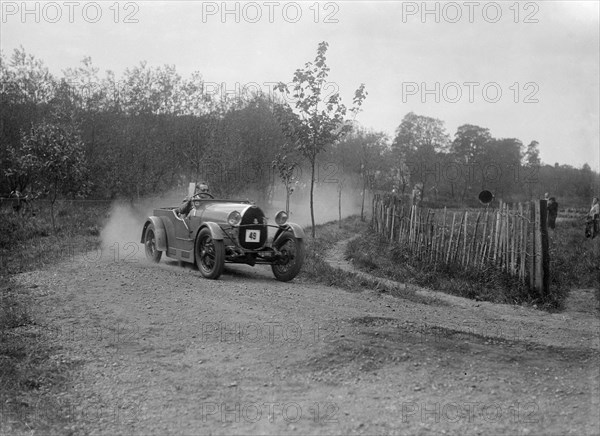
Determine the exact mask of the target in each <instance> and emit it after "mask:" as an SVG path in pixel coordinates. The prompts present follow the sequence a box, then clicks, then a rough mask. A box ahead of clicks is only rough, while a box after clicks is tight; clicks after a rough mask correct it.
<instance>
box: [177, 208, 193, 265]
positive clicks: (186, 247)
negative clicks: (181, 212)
mask: <svg viewBox="0 0 600 436" xmlns="http://www.w3.org/2000/svg"><path fill="white" fill-rule="evenodd" d="M176 215H177V214H176ZM173 227H174V228H175V241H174V242H175V243H174V244H173V247H174V248H175V249H176V254H175V256H176V257H177V259H179V260H183V261H185V262H193V261H194V256H193V250H194V239H193V236H194V235H193V233H192V232H191V227H190V219H189V217H185V218H183V217H180V216H176V219H175V220H173Z"/></svg>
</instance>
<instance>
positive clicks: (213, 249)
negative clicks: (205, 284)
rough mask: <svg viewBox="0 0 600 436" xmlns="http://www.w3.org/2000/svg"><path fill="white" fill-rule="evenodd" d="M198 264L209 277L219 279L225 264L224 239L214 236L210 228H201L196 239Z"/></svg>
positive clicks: (205, 275) (203, 273) (201, 270)
mask: <svg viewBox="0 0 600 436" xmlns="http://www.w3.org/2000/svg"><path fill="white" fill-rule="evenodd" d="M196 265H197V266H198V269H199V270H200V273H201V274H202V275H203V276H204V277H206V278H207V279H218V278H219V276H220V275H221V274H222V273H223V267H224V266H225V246H224V244H223V241H217V240H215V239H213V238H212V234H211V233H210V230H209V229H202V230H200V234H199V235H198V239H196Z"/></svg>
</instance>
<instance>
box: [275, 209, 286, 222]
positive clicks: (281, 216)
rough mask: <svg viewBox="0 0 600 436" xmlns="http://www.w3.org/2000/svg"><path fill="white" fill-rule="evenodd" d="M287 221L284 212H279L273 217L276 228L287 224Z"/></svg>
mask: <svg viewBox="0 0 600 436" xmlns="http://www.w3.org/2000/svg"><path fill="white" fill-rule="evenodd" d="M287 220H288V214H287V212H286V211H285V210H281V211H279V212H277V215H275V222H276V223H277V225H278V226H282V225H284V224H285V223H287Z"/></svg>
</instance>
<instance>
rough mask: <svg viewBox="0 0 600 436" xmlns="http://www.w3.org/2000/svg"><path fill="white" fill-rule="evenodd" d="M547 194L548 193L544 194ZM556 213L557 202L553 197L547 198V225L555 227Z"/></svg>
mask: <svg viewBox="0 0 600 436" xmlns="http://www.w3.org/2000/svg"><path fill="white" fill-rule="evenodd" d="M546 195H548V194H546ZM557 215H558V203H557V202H556V199H555V198H554V197H550V198H549V199H548V227H550V228H551V229H554V228H555V227H556V216H557Z"/></svg>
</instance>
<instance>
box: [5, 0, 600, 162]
mask: <svg viewBox="0 0 600 436" xmlns="http://www.w3.org/2000/svg"><path fill="white" fill-rule="evenodd" d="M26 5H27V6H26V9H27V11H25V10H24V8H23V7H22V2H20V1H18V2H16V1H15V2H12V1H2V4H1V11H2V17H1V26H2V28H1V31H0V38H1V39H0V42H1V48H2V51H3V53H4V55H5V56H10V54H11V53H12V51H13V49H14V48H16V47H19V46H23V47H24V48H25V50H26V51H27V52H28V53H31V54H34V55H35V56H37V57H39V58H41V59H43V60H44V61H45V63H46V65H48V67H49V68H50V70H51V71H52V72H53V73H56V74H60V73H61V71H62V70H63V69H65V68H68V67H75V66H77V65H78V64H79V62H80V61H81V59H82V58H83V57H84V56H91V58H92V61H93V63H94V64H95V65H96V66H97V67H99V68H100V70H101V72H102V73H103V72H104V71H105V70H113V71H115V72H116V73H117V74H120V73H121V72H122V71H124V70H125V68H127V67H131V66H133V65H135V64H137V63H139V62H140V61H143V60H145V61H147V62H148V63H149V64H150V65H156V66H158V65H163V64H170V65H175V66H176V68H177V71H178V72H179V73H180V74H181V75H183V76H188V75H189V74H191V73H192V72H193V71H199V72H200V73H201V74H202V76H203V77H204V79H205V80H206V81H209V82H215V83H225V86H226V87H227V89H228V90H232V91H233V90H235V89H236V86H238V87H240V88H243V87H244V86H245V85H247V84H250V83H251V85H249V86H251V87H254V88H255V87H256V86H257V85H258V86H260V87H261V88H262V89H263V90H264V91H268V90H269V86H270V85H269V82H278V81H291V78H292V76H293V73H294V71H295V70H296V68H299V67H302V66H303V65H304V63H305V62H307V61H309V60H313V59H314V56H315V54H316V48H317V45H318V43H319V42H321V41H327V42H328V43H329V50H328V64H329V66H330V68H331V72H330V77H329V80H330V82H332V85H331V86H332V87H331V90H333V89H336V88H337V89H339V90H340V91H341V94H342V97H343V99H344V101H345V103H347V104H348V105H350V104H351V97H352V95H353V91H354V90H355V89H356V88H357V87H358V86H359V85H360V83H365V84H366V86H367V91H368V92H369V96H368V98H367V100H366V102H365V104H364V111H363V112H362V113H361V114H360V115H359V121H360V122H361V123H362V124H363V125H364V126H366V127H370V128H374V129H376V130H381V131H385V132H386V133H388V134H389V135H390V136H391V137H393V134H394V131H395V129H396V127H397V126H398V125H399V124H400V121H401V120H402V118H403V117H404V115H406V114H407V113H408V112H410V111H413V112H415V113H417V114H419V115H427V116H431V117H436V118H439V119H441V120H442V121H444V122H445V125H446V129H447V131H448V133H449V134H451V135H454V133H455V132H456V128H457V127H458V126H460V125H461V124H467V123H468V124H476V125H479V126H482V127H487V128H489V129H490V131H491V134H492V135H493V136H494V137H496V138H504V137H514V138H518V139H520V140H521V141H522V142H523V143H524V144H525V145H527V144H528V143H529V142H530V141H532V140H537V141H538V142H539V143H540V151H541V158H542V161H543V162H545V163H550V164H554V162H559V163H566V164H571V165H574V166H577V167H580V166H581V165H582V164H583V163H585V162H587V163H589V164H590V166H592V168H594V169H596V170H598V169H600V121H599V120H600V115H599V99H600V88H599V77H600V59H599V58H600V46H599V45H600V44H599V42H600V37H599V28H600V23H599V21H600V20H599V14H600V13H599V7H598V5H599V2H597V1H587V2H573V1H568V2H519V3H515V2H513V1H510V2H497V3H494V2H485V1H483V2H450V3H448V2H427V3H425V4H424V3H422V2H391V1H386V2H319V3H316V2H297V3H295V2H278V1H272V2H269V1H266V2H249V3H248V2H247V3H244V2H242V3H238V2H228V3H226V4H224V3H222V2H200V1H187V2H178V1H170V2H168V3H166V2H154V1H153V2H140V1H138V2H119V3H118V4H116V3H115V2H112V1H110V2H98V3H94V2H87V1H76V2H70V3H69V2H61V1H58V2H49V3H48V2H28V3H27V4H26ZM115 21H116V22H115ZM255 84H257V85H255ZM436 99H437V100H438V101H436Z"/></svg>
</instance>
